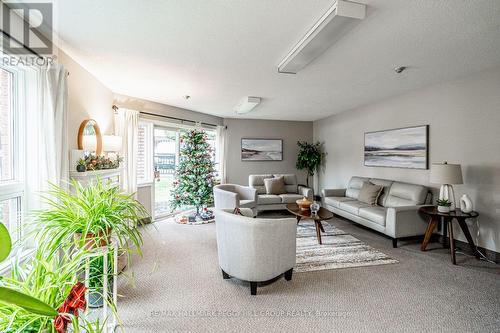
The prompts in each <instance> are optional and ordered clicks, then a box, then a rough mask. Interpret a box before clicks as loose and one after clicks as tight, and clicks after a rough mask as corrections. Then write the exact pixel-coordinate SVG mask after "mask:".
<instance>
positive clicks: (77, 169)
mask: <svg viewBox="0 0 500 333" xmlns="http://www.w3.org/2000/svg"><path fill="white" fill-rule="evenodd" d="M76 171H78V172H85V171H87V168H86V167H85V165H81V164H78V165H77V166H76Z"/></svg>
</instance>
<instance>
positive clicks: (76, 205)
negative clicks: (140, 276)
mask: <svg viewBox="0 0 500 333" xmlns="http://www.w3.org/2000/svg"><path fill="white" fill-rule="evenodd" d="M43 199H44V200H43V201H44V202H45V203H46V204H47V206H48V208H47V209H44V210H40V211H37V212H36V213H35V216H34V217H35V219H34V223H35V228H34V229H35V230H38V231H37V238H38V241H39V244H40V245H41V246H43V247H44V248H45V250H46V251H47V252H48V253H53V252H54V251H56V250H57V249H58V248H59V247H60V246H61V243H66V244H68V243H69V244H73V245H77V246H78V247H87V248H92V247H99V246H104V245H106V244H108V242H110V240H111V236H112V235H113V236H114V238H115V239H116V241H117V242H118V245H119V246H121V247H126V248H128V243H129V242H130V243H131V244H133V245H134V246H135V249H136V250H137V251H138V252H139V253H140V248H141V245H142V235H141V232H140V231H139V230H138V229H137V227H138V226H139V225H140V224H141V221H142V220H143V219H144V217H147V216H148V213H147V212H146V209H145V208H144V207H143V206H142V205H141V204H140V203H139V202H138V201H137V200H135V199H134V197H133V194H124V193H121V191H120V189H119V188H118V187H116V186H113V185H111V184H105V183H104V182H102V181H100V180H97V181H95V182H93V183H91V184H89V185H87V186H83V185H81V184H80V183H79V182H77V181H73V182H72V183H71V184H70V190H69V191H68V190H65V189H64V188H62V187H59V186H56V185H51V190H50V191H49V192H47V193H46V195H44V196H43Z"/></svg>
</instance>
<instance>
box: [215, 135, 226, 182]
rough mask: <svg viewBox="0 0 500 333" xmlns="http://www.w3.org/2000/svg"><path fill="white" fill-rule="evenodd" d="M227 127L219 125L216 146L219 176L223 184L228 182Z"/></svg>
mask: <svg viewBox="0 0 500 333" xmlns="http://www.w3.org/2000/svg"><path fill="white" fill-rule="evenodd" d="M226 135H227V128H226V126H217V137H216V140H217V147H216V148H215V153H216V155H217V156H216V158H217V163H218V166H219V176H220V181H221V184H225V183H226V182H227V179H226V144H227V138H226Z"/></svg>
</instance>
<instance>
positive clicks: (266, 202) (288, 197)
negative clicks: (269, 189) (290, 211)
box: [248, 174, 313, 211]
mask: <svg viewBox="0 0 500 333" xmlns="http://www.w3.org/2000/svg"><path fill="white" fill-rule="evenodd" d="M279 176H283V178H284V180H285V189H286V191H287V193H284V194H280V195H274V194H266V187H265V185H264V179H266V178H273V177H279ZM248 184H249V186H250V187H252V188H254V189H256V190H257V211H264V210H281V209H286V205H287V204H289V203H294V202H295V201H297V200H298V199H302V198H303V197H306V198H308V199H309V200H312V199H313V190H312V189H310V188H308V187H305V186H300V185H298V184H297V176H296V175H294V174H274V175H273V174H266V175H250V176H249V177H248Z"/></svg>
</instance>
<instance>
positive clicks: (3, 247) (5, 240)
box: [0, 222, 12, 262]
mask: <svg viewBox="0 0 500 333" xmlns="http://www.w3.org/2000/svg"><path fill="white" fill-rule="evenodd" d="M11 248H12V241H11V239H10V235H9V230H7V228H6V227H5V225H4V224H3V223H1V222H0V262H2V261H4V260H5V259H6V258H7V257H8V256H9V253H10V250H11Z"/></svg>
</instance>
